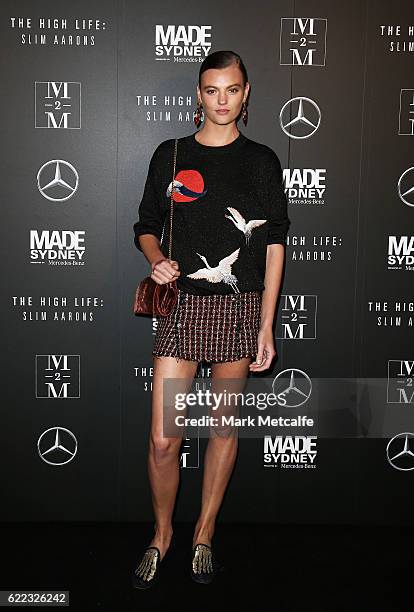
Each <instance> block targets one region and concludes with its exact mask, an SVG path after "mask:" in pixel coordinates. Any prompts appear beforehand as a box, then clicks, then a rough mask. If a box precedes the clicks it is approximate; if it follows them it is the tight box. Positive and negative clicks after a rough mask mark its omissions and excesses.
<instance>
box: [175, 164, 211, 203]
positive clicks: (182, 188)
mask: <svg viewBox="0 0 414 612" xmlns="http://www.w3.org/2000/svg"><path fill="white" fill-rule="evenodd" d="M170 186H171V184H170ZM206 193H207V189H204V179H203V177H202V176H201V174H200V172H199V171H198V170H180V172H178V174H176V175H175V179H174V192H173V200H174V202H194V201H195V200H198V199H199V198H201V197H202V196H204V195H205V194H206Z"/></svg>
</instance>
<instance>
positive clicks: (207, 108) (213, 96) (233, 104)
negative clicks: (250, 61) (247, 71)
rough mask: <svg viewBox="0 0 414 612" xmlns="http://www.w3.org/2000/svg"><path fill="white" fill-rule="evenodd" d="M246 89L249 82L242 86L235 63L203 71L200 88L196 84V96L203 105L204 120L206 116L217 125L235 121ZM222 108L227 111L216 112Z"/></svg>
mask: <svg viewBox="0 0 414 612" xmlns="http://www.w3.org/2000/svg"><path fill="white" fill-rule="evenodd" d="M248 91H249V83H248V82H247V83H246V85H245V86H243V74H242V72H241V70H240V68H239V67H238V66H237V64H232V65H231V66H227V68H220V69H216V68H209V69H208V70H206V71H205V72H203V74H202V75H201V89H200V88H199V87H198V85H197V98H198V100H199V101H200V102H201V104H202V105H203V110H204V122H205V121H206V118H207V119H208V120H210V121H212V122H213V123H216V124H219V125H226V124H228V123H231V122H232V121H235V120H236V119H237V117H238V115H239V113H240V109H241V106H242V103H243V102H244V101H245V100H246V98H247V94H248ZM224 109H227V111H228V112H221V113H220V112H217V111H219V110H224Z"/></svg>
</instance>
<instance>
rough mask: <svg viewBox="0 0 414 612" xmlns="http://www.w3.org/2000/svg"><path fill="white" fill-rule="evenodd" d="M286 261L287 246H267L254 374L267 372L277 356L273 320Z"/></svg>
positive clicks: (253, 366) (252, 366)
mask: <svg viewBox="0 0 414 612" xmlns="http://www.w3.org/2000/svg"><path fill="white" fill-rule="evenodd" d="M284 259H285V246H284V245H283V244H269V245H268V246H267V253H266V274H265V279H264V284H265V289H264V290H263V292H262V310H261V319H260V331H259V335H258V338H257V345H258V351H257V357H256V361H253V363H251V364H250V371H252V372H261V371H263V370H267V369H268V368H269V367H270V364H271V362H272V360H273V358H274V357H275V355H276V350H275V344H274V339H273V320H274V316H275V309H276V302H277V299H278V296H279V291H280V285H281V280H282V272H283V262H284Z"/></svg>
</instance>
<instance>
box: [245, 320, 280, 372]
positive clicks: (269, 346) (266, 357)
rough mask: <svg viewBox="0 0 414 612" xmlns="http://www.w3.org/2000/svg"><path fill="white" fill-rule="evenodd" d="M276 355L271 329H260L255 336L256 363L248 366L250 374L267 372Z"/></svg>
mask: <svg viewBox="0 0 414 612" xmlns="http://www.w3.org/2000/svg"><path fill="white" fill-rule="evenodd" d="M275 355H276V351H275V343H274V339H273V330H272V328H271V327H269V326H268V327H261V328H260V331H259V335H258V336H257V355H256V361H253V362H252V363H251V364H250V365H249V369H250V371H251V372H262V371H263V370H267V369H268V368H269V367H270V364H271V363H272V360H273V357H274V356H275Z"/></svg>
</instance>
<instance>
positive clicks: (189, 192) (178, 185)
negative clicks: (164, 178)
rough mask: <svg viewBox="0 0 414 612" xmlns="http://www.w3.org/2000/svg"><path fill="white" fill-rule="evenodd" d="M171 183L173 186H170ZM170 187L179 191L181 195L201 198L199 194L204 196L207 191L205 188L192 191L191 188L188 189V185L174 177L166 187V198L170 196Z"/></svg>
mask: <svg viewBox="0 0 414 612" xmlns="http://www.w3.org/2000/svg"><path fill="white" fill-rule="evenodd" d="M173 184H174V187H172V185H173ZM171 189H173V190H174V191H176V192H177V193H181V195H184V196H187V197H188V198H201V196H204V195H206V193H207V189H205V190H204V191H201V192H200V191H192V190H191V189H188V187H186V186H185V185H184V183H181V182H180V181H176V180H175V179H174V181H171V183H170V184H169V185H168V187H167V192H166V194H167V198H169V197H170V196H171Z"/></svg>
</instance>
